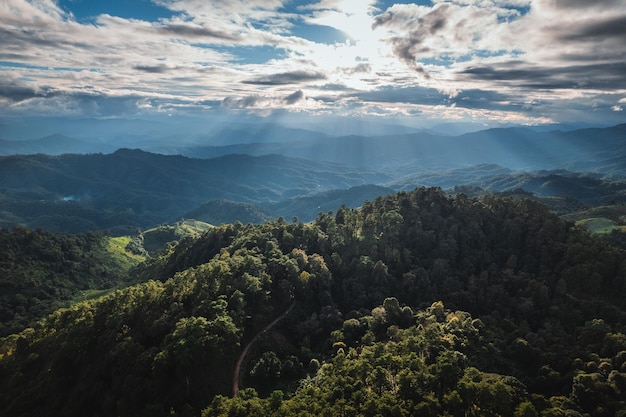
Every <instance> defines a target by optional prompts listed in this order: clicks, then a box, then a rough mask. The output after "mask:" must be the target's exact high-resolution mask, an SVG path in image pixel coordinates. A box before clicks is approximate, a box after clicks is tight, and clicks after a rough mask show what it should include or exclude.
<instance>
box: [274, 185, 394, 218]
mask: <svg viewBox="0 0 626 417" xmlns="http://www.w3.org/2000/svg"><path fill="white" fill-rule="evenodd" d="M393 192H394V190H393V189H392V188H388V187H382V186H378V185H360V186H357V187H352V188H350V189H347V190H331V191H324V192H321V193H318V194H314V195H310V196H302V197H295V198H290V199H287V200H283V201H279V202H275V203H269V204H266V205H264V206H263V207H264V208H265V210H267V211H268V212H269V213H271V214H272V216H273V217H284V218H285V219H286V220H291V218H292V217H294V216H295V217H298V219H299V220H301V221H306V222H308V221H311V220H314V219H315V217H316V216H317V215H318V214H319V213H320V212H321V213H327V212H329V211H336V210H337V209H338V208H339V207H341V206H342V205H345V206H346V207H350V208H356V207H360V206H361V205H362V204H363V203H364V202H365V201H372V200H374V199H375V198H376V197H379V196H384V195H388V194H392V193H393Z"/></svg>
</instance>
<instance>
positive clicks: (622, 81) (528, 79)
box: [461, 61, 626, 90]
mask: <svg viewBox="0 0 626 417" xmlns="http://www.w3.org/2000/svg"><path fill="white" fill-rule="evenodd" d="M511 67H512V68H511ZM461 73H462V74H464V75H468V76H470V78H471V79H473V80H485V81H492V82H493V81H501V82H503V83H505V84H508V85H514V86H516V87H523V88H527V89H537V88H539V89H551V90H554V89H570V88H578V87H585V88H600V89H623V88H626V77H625V76H624V74H626V62H623V61H619V62H614V63H605V64H590V65H570V66H563V67H532V66H524V63H522V62H515V63H508V64H506V65H505V66H504V67H503V68H496V67H492V66H484V67H472V68H468V69H466V70H464V71H462V72H461Z"/></svg>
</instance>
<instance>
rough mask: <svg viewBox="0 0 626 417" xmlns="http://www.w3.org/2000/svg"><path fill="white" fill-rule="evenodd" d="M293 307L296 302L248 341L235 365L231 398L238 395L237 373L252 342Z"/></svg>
mask: <svg viewBox="0 0 626 417" xmlns="http://www.w3.org/2000/svg"><path fill="white" fill-rule="evenodd" d="M295 305H296V302H295V301H294V302H293V303H292V304H291V305H290V306H289V308H288V309H287V310H286V311H285V312H284V313H283V314H281V315H280V316H278V317H276V319H274V321H273V322H271V323H270V324H268V325H267V326H265V327H264V328H263V330H261V331H260V332H258V333H257V334H256V335H255V336H254V337H253V338H252V340H250V341H249V342H248V344H247V345H246V347H245V348H244V349H243V351H242V352H241V354H240V355H239V359H237V365H235V372H234V374H233V397H234V396H236V395H237V394H238V393H239V373H240V371H241V364H242V363H243V360H244V359H245V358H246V355H247V354H248V351H249V350H250V347H251V346H252V345H253V344H254V342H256V341H257V339H258V338H259V336H261V335H262V334H263V333H265V332H267V331H268V330H269V329H271V328H272V327H274V326H275V325H276V323H278V322H279V321H281V320H282V319H283V318H284V317H285V316H286V315H287V314H289V312H290V311H291V309H292V308H294V306H295Z"/></svg>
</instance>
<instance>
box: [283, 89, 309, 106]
mask: <svg viewBox="0 0 626 417" xmlns="http://www.w3.org/2000/svg"><path fill="white" fill-rule="evenodd" d="M300 100H304V93H303V92H302V90H298V91H296V92H294V93H292V94H289V95H288V96H287V97H285V100H284V101H285V104H296V103H297V102H299V101H300Z"/></svg>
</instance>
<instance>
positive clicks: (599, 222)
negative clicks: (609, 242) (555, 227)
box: [576, 217, 624, 234]
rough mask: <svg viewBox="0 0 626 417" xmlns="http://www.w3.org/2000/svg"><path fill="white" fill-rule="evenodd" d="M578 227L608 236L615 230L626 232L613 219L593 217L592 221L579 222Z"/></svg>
mask: <svg viewBox="0 0 626 417" xmlns="http://www.w3.org/2000/svg"><path fill="white" fill-rule="evenodd" d="M576 224H578V225H582V226H584V227H586V228H587V229H588V230H589V231H590V232H591V233H598V234H606V233H611V232H612V231H613V230H615V229H621V230H624V229H623V228H624V226H618V225H617V224H615V222H614V221H613V220H611V219H607V218H606V217H592V218H590V219H584V220H579V221H578V222H576Z"/></svg>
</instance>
